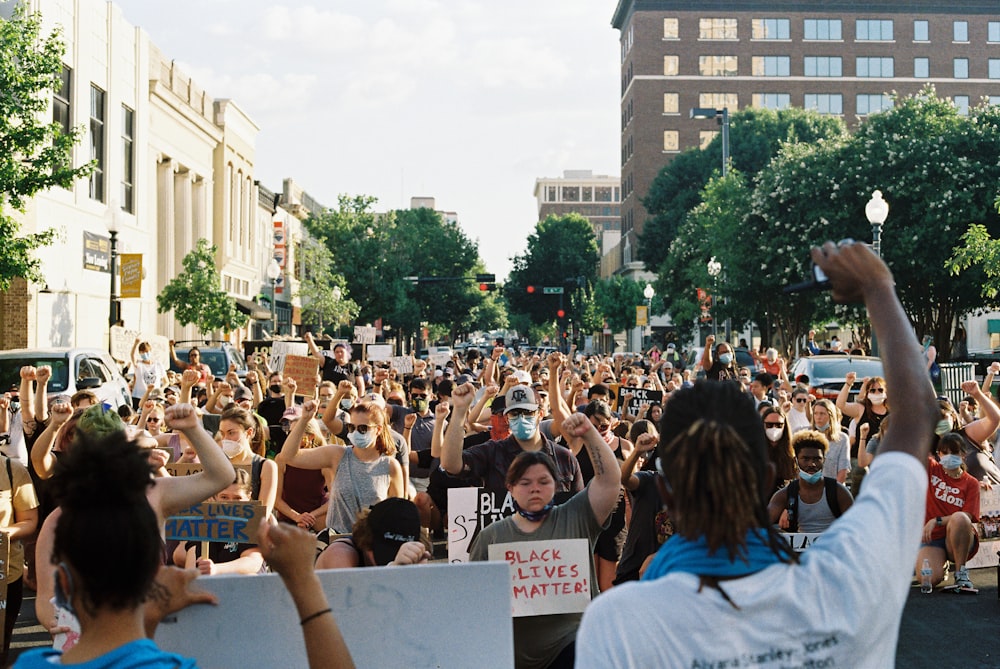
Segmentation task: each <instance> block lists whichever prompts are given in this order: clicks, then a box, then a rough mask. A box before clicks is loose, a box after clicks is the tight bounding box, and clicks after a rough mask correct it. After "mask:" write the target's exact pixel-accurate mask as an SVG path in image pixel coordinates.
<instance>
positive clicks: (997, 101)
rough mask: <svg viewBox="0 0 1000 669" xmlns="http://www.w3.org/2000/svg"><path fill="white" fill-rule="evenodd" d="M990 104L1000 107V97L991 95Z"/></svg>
mask: <svg viewBox="0 0 1000 669" xmlns="http://www.w3.org/2000/svg"><path fill="white" fill-rule="evenodd" d="M989 103H990V104H991V105H1000V95H991V96H990V97H989Z"/></svg>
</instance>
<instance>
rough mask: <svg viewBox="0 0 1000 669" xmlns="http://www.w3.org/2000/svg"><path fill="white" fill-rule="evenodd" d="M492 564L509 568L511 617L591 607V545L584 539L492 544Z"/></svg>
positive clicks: (574, 610) (565, 611)
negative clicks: (505, 563) (496, 562)
mask: <svg viewBox="0 0 1000 669" xmlns="http://www.w3.org/2000/svg"><path fill="white" fill-rule="evenodd" d="M487 550H488V552H489V557H490V560H491V561H498V560H503V561H505V562H507V563H508V564H509V565H510V578H511V602H510V603H511V615H512V616H513V617H515V618H519V617H522V616H544V615H549V614H552V613H581V612H583V610H584V609H585V608H587V604H589V603H590V578H591V577H590V543H589V542H588V541H587V540H586V539H555V540H552V541H518V542H512V543H506V544H492V545H490V546H489V547H488V549H487Z"/></svg>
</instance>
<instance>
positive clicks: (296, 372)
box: [282, 355, 319, 397]
mask: <svg viewBox="0 0 1000 669" xmlns="http://www.w3.org/2000/svg"><path fill="white" fill-rule="evenodd" d="M282 374H284V375H285V377H286V378H291V379H294V380H295V384H296V390H295V394H296V395H305V396H307V397H312V396H313V394H314V392H315V390H316V375H317V374H319V363H318V362H317V361H316V360H315V359H313V358H310V357H308V356H303V355H286V356H285V367H284V369H283V370H282Z"/></svg>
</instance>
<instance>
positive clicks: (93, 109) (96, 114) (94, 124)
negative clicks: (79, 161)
mask: <svg viewBox="0 0 1000 669" xmlns="http://www.w3.org/2000/svg"><path fill="white" fill-rule="evenodd" d="M104 120H105V110H104V91H102V90H101V89H100V88H98V87H97V86H95V85H93V84H91V85H90V159H91V160H93V161H94V171H93V172H92V173H91V175H90V198H91V199H92V200H97V201H99V202H104V169H105V167H106V165H105V160H104V157H105V156H104Z"/></svg>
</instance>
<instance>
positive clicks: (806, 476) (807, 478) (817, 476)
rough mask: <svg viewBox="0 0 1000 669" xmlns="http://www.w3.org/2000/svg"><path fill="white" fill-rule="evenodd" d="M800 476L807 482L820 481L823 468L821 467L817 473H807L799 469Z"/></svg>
mask: <svg viewBox="0 0 1000 669" xmlns="http://www.w3.org/2000/svg"><path fill="white" fill-rule="evenodd" d="M799 478H800V479H802V480H803V481H805V482H806V483H819V481H820V479H822V478H823V470H822V469H820V470H819V471H817V472H816V473H815V474H806V473H805V472H804V471H802V470H801V469H800V470H799Z"/></svg>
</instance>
